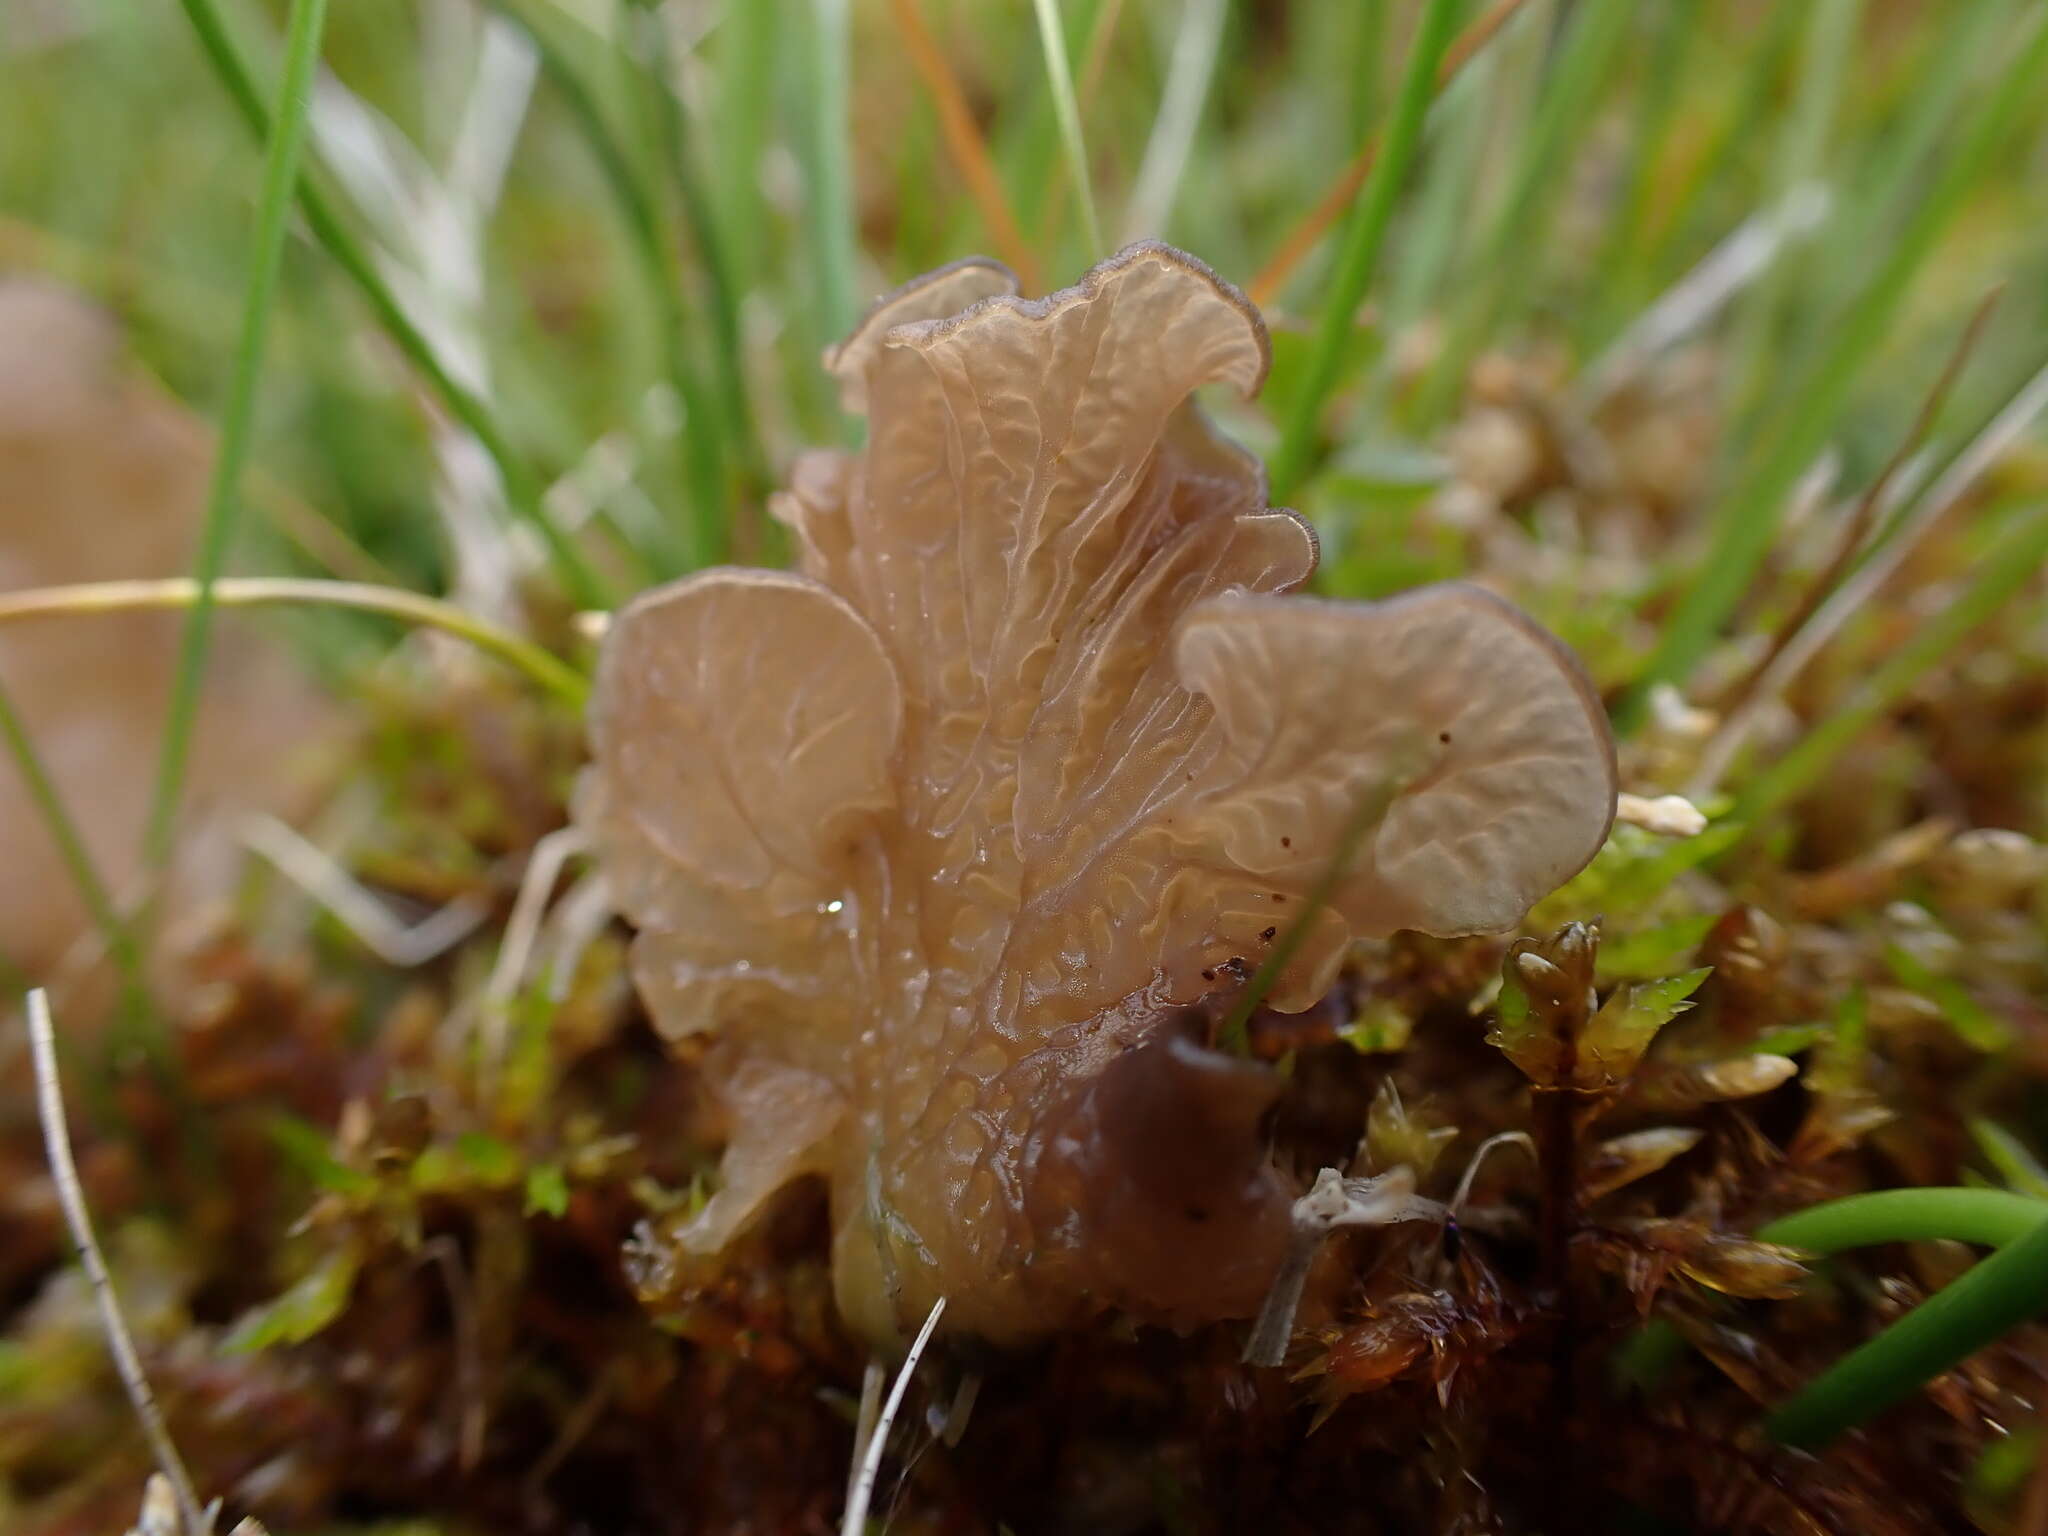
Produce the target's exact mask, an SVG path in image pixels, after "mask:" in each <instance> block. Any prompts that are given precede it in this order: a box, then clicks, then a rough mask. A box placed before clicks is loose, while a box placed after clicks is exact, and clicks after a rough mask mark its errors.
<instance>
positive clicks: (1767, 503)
mask: <svg viewBox="0 0 2048 1536" xmlns="http://www.w3.org/2000/svg"><path fill="white" fill-rule="evenodd" d="M2030 25H2031V32H2030V33H2029V34H2028V35H2026V36H2025V37H2023V38H2021V39H2019V40H2017V42H2016V45H2015V46H2014V48H2013V50H2012V53H2011V57H2010V62H2009V63H2008V64H2007V66H2006V68H2005V71H2004V73H2003V75H2002V76H2001V78H2000V79H1999V80H1998V82H1997V84H1996V86H1995V88H1994V89H1993V90H1992V91H1991V92H1990V93H1989V95H1988V96H1987V97H1986V99H1985V100H1984V101H1983V104H1982V105H1981V106H1980V107H1979V108H1978V110H1977V111H1976V113H1975V114H1974V116H1973V118H1972V120H1971V122H1970V125H1969V128H1968V131H1967V133H1966V134H1965V135H1964V138H1963V141H1962V143H1961V144H1959V145H1958V146H1957V148H1956V150H1955V152H1954V153H1953V154H1952V155H1950V156H1949V157H1947V158H1946V159H1945V160H1944V161H1943V163H1942V166H1941V169H1940V171H1939V173H1938V175H1937V176H1936V178H1935V181H1934V184H1933V185H1932V186H1931V187H1929V189H1928V191H1927V194H1926V196H1925V197H1924V198H1923V199H1922V201H1921V204H1920V206H1919V208H1918V210H1917V211H1916V213H1915V216H1914V217H1913V219H1912V220H1911V221H1910V222H1909V223H1908V225H1907V226H1906V227H1905V228H1904V229H1903V230H1901V231H1900V232H1899V234H1898V236H1897V239H1896V242H1895V243H1894V245H1893V246H1892V248H1891V251H1890V254H1889V255H1888V257H1887V258H1886V260H1885V261H1884V263H1883V265H1882V266H1881V268H1880V269H1879V271H1878V273H1877V275H1876V277H1875V278H1873V279H1872V281H1871V283H1870V284H1869V286H1868V287H1867V288H1866V289H1865V290H1864V291H1863V292H1862V294H1860V295H1859V296H1858V298H1857V299H1856V301H1855V302H1854V304H1853V305H1852V307H1851V308H1850V309H1849V310H1848V312H1846V313H1845V314H1844V315H1843V317H1842V319H1841V322H1840V324H1839V325H1838V326H1837V328H1836V330H1835V333H1834V335H1833V336H1832V337H1831V338H1830V339H1829V341H1828V343H1827V344H1826V346H1825V347H1824V348H1823V349H1822V350H1821V352H1820V353H1819V355H1818V356H1817V357H1816V359H1815V360H1814V361H1813V362H1812V363H1811V364H1810V365H1808V366H1807V367H1805V368H1803V369H1800V370H1798V371H1797V372H1795V373H1794V374H1793V376H1792V378H1791V379H1790V380H1789V381H1788V383H1787V385H1786V387H1785V389H1784V390H1783V392H1782V394H1781V397H1780V398H1782V399H1784V400H1786V401H1787V402H1789V403H1790V405H1789V409H1788V410H1787V411H1786V412H1785V413H1784V414H1783V416H1782V418H1781V424H1780V425H1779V426H1778V429H1777V430H1776V431H1775V432H1773V433H1772V434H1771V435H1770V436H1769V437H1768V438H1767V439H1766V440H1765V443H1764V445H1763V446H1762V447H1761V448H1760V449H1759V450H1758V454H1757V456H1756V458H1755V460H1754V467H1753V468H1752V469H1750V470H1749V471H1748V472H1747V473H1743V474H1740V475H1738V476H1737V477H1736V480H1735V482H1734V483H1733V484H1732V485H1731V487H1730V488H1729V490H1728V492H1727V494H1726V495H1725V497H1724V498H1723V502H1722V512H1721V515H1720V517H1719V519H1718V522H1719V526H1718V527H1717V528H1716V529H1715V530H1714V535H1713V546H1712V548H1711V549H1710V551H1709V552H1708V555H1707V558H1706V560H1705V563H1704V564H1703V565H1702V566H1701V568H1700V570H1699V571H1698V572H1697V573H1696V574H1695V575H1694V577H1693V579H1692V581H1691V582H1690V583H1689V585H1688V586H1687V588H1686V591H1685V593H1684V595H1683V597H1681V598H1680V600H1679V604H1678V607H1677V609H1676V610H1675V611H1674V612H1673V614H1672V615H1671V618H1670V620H1669V621H1668V622H1667V623H1666V625H1665V627H1664V631H1663V634H1662V635H1661V636H1660V637H1659V639H1658V643H1657V647H1656V649H1655V651H1654V652H1653V653H1652V654H1651V656H1650V659H1649V661H1648V662H1647V663H1646V665H1645V667H1644V671H1643V675H1642V677H1641V678H1640V679H1639V680H1638V684H1637V689H1636V692H1635V694H1634V695H1633V696H1632V698H1631V699H1630V700H1629V702H1628V704H1627V705H1626V707H1625V708H1624V710H1623V711H1622V721H1621V723H1622V724H1623V725H1624V726H1628V725H1633V724H1634V723H1635V722H1636V721H1638V720H1640V718H1641V716H1642V712H1643V709H1644V708H1645V704H1646V699H1647V695H1648V691H1649V689H1650V688H1651V687H1653V686H1654V685H1655V684H1657V683H1659V682H1674V681H1678V680H1680V679H1682V678H1684V677H1685V676H1686V675H1687V674H1688V673H1689V672H1690V671H1691V670H1692V668H1693V667H1694V666H1695V665H1696V664H1697V663H1698V662H1699V661H1700V659H1701V658H1702V657H1703V656H1704V655H1705V654H1706V652H1707V650H1708V649H1709V647H1710V646H1711V645H1712V644H1713V641H1714V637H1715V636H1716V635H1717V634H1718V633H1719V632H1720V629H1721V626H1722V624H1723V623H1724V622H1725V621H1726V620H1727V618H1728V616H1729V615H1730V614H1731V613H1733V612H1734V610H1735V608H1736V606H1737V604H1739V603H1740V602H1741V600H1742V597H1743V595H1744V594H1745V593H1746V592H1747V591H1748V590H1749V585H1750V582H1751V580H1752V578H1753V577H1754V576H1755V575H1756V572H1757V569H1758V567H1759V566H1760V565H1761V564H1762V563H1763V560H1764V557H1765V555H1766V554H1768V552H1769V550H1770V547H1771V543H1772V540H1773V538H1774V537H1775V536H1776V533H1777V528H1778V519H1779V516H1780V514H1781V512H1782V510H1783V507H1784V504H1785V501H1786V498H1787V496H1788V494H1789V493H1790V491H1791V489H1792V487H1793V486H1794V484H1795V483H1796V482H1797V481H1798V479H1799V477H1800V475H1801V474H1803V473H1804V472H1805V470H1806V467H1807V466H1808V465H1809V464H1811V463H1812V462H1813V459H1814V457H1815V455H1816V454H1818V453H1819V452H1820V450H1821V448H1822V447H1823V446H1824V445H1825V444H1826V442H1827V439H1828V436H1829V434H1830V433H1831V432H1832V431H1833V430H1834V427H1835V421H1836V417H1837V416H1838V414H1839V413H1840V410H1841V408H1842V405H1843V403H1844V402H1845V401H1846V399H1847V398H1848V395H1849V392H1850V390H1851V389H1852V388H1854V386H1855V385H1856V383H1857V381H1858V379H1859V378H1860V377H1861V376H1862V373H1863V371H1864V369H1865V367H1866V366H1867V365H1868V364H1869V362H1870V361H1871V360H1872V358H1873V357H1874V356H1875V355H1876V354H1877V352H1878V350H1879V348H1880V347H1881V346H1882V344H1883V342H1884V339H1885V337H1886V336H1887V334H1888V333H1889V331H1890V329H1891V325H1892V321H1893V319H1894V317H1895V316H1896V314H1897V313H1898V310H1899V307H1900V304H1901V302H1902V301H1903V300H1904V298H1905V295H1906V291H1907V289H1908V288H1909V287H1910V286H1911V284H1912V281H1913V279H1914V277H1915V276H1916V275H1917V274H1918V272H1919V270H1920V267H1921V265H1922V263H1923V262H1924V261H1925V260H1926V258H1927V255H1928V253H1929V252H1930V251H1931V250H1932V249H1933V247H1934V243H1935V241H1936V239H1937V237H1938V236H1939V235H1940V234H1941V232H1942V231H1943V230H1944V229H1946V228H1947V226H1948V225H1949V223H1950V221H1951V220H1952V219H1953V218H1954V217H1955V215H1956V214H1957V212H1958V211H1959V210H1960V209H1961V207H1962V205H1963V203H1964V201H1965V199H1966V198H1967V196H1968V195H1969V193H1970V191H1971V189H1972V188H1973V187H1974V186H1975V185H1976V183H1977V181H1978V179H1979V178H1980V177H1981V176H1982V175H1983V174H1984V173H1985V172H1986V170H1987V169H1989V168H1990V167H1991V165H1992V164H1993V163H1994V161H1995V158H1996V152H1997V150H1998V149H1999V147H2000V146H2001V145H2002V144H2003V143H2004V141H2005V140H2006V139H2007V137H2009V135H2010V133H2011V131H2012V129H2013V127H2014V126H2015V124H2016V123H2017V122H2018V120H2019V118H2020V116H2021V114H2022V113H2023V112H2024V111H2025V109H2026V108H2027V107H2028V106H2029V105H2030V104H2031V102H2032V100H2033V96H2034V93H2035V91H2037V90H2038V89H2039V84H2040V81H2041V79H2042V78H2043V76H2044V73H2048V11H2037V12H2036V13H2035V14H2034V16H2033V18H2032V20H2031V23H2030Z"/></svg>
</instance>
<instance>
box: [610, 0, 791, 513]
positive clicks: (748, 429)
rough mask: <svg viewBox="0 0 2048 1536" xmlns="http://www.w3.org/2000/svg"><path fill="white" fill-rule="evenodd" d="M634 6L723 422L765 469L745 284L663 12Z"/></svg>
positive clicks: (742, 453)
mask: <svg viewBox="0 0 2048 1536" xmlns="http://www.w3.org/2000/svg"><path fill="white" fill-rule="evenodd" d="M633 9H634V10H635V11H636V12H637V14H638V17H639V20H640V37H641V40H642V45H643V58H642V71H643V74H644V76H645V82H646V84H647V85H648V87H649V88H650V89H651V90H652V91H653V92H654V100H655V107H656V109H657V124H656V127H657V132H656V135H655V137H656V143H657V147H658V149H659V150H660V152H661V155H662V158H663V160H664V162H665V164H666V166H667V169H668V176H669V180H670V182H671V183H672V184H673V185H674V187H675V189H676V195H677V198H678V200H679V201H680V203H681V205H682V212H683V227H684V228H685V229H687V230H688V231H689V235H690V241H691V243H692V244H693V245H694V246H695V247H696V248H697V260H698V262H699V263H700V264H701V265H702V266H703V268H704V281H705V287H706V288H707V289H708V291H709V298H710V301H711V306H710V307H711V339H712V343H713V346H712V357H713V362H714V364H715V366H716V368H717V372H718V389H719V400H718V404H719V405H720V407H721V410H720V419H721V420H722V421H723V423H724V426H725V432H726V438H727V441H728V442H729V443H730V444H731V447H732V450H733V458H734V459H735V460H736V461H737V463H739V464H741V465H745V466H748V467H749V468H750V469H751V468H752V467H754V466H755V465H757V464H758V462H759V458H760V456H759V454H758V452H757V451H756V449H755V447H754V441H753V432H754V428H753V412H752V411H751V410H750V409H749V408H748V405H747V373H746V367H745V364H744V362H743V360H742V355H741V348H740V285H739V281H738V279H737V278H736V277H735V275H734V268H733V263H732V252H731V250H730V248H729V246H728V243H727V240H726V234H725V231H724V229H723V228H722V227H721V226H720V224H719V219H718V211H717V209H716V207H715V205H714V204H713V202H712V199H711V197H710V194H709V193H707V192H706V190H705V187H704V180H703V177H702V176H701V175H700V174H699V173H698V170H697V164H696V159H695V155H694V152H693V150H692V147H691V143H690V124H689V118H688V116H687V115H686V114H685V112H684V110H683V103H682V101H681V100H680V99H679V98H678V97H677V95H676V91H675V70H674V67H673V61H672V59H671V55H670V51H669V41H668V28H667V26H666V25H665V24H664V22H663V20H662V12H661V10H660V9H659V8H658V7H654V6H634V7H633ZM718 510H722V509H718ZM718 521H719V526H718V528H717V529H716V530H715V532H716V534H717V543H718V545H719V552H720V553H722V552H723V541H724V533H725V529H724V522H723V518H720V519H719V520H718ZM706 531H707V532H709V531H711V530H706Z"/></svg>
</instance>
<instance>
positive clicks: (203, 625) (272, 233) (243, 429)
mask: <svg viewBox="0 0 2048 1536" xmlns="http://www.w3.org/2000/svg"><path fill="white" fill-rule="evenodd" d="M326 21H327V0H292V8H291V17H290V20H289V22H288V24H287V26H286V30H285V51H284V78H283V80H282V81H281V83H280V84H279V86H278V93H277V111H276V112H275V114H274V115H273V116H272V119H271V133H270V144H269V149H268V152H267V154H266V156H265V159H264V166H263V193H262V197H261V199H260V201H259V202H258V204H257V210H256V240H255V247H254V249H253V250H252V251H251V252H250V256H249V276H248V282H247V284H246V286H245V287H244V289H243V299H242V333H241V341H240V343H239V345H238V346H237V347H236V349H235V369H234V374H233V375H232V377H231V378H230V379H229V382H228V400H227V407H226V410H225V411H224V413H223V415H222V420H221V429H220V444H219V447H218V449H217V450H216V451H215V453H214V458H213V481H212V484H211V486H210V487H209V489H208V493H207V500H206V521H205V523H204V525H203V526H202V527H201V529H200V535H199V559H198V562H197V565H198V570H197V574H198V580H199V599H198V601H197V602H196V603H194V604H193V605H192V609H191V612H190V613H189V615H188V616H187V617H186V620H185V629H184V635H183V637H182V639H181V641H180V644H179V647H178V667H177V674H176V677H175V678H174V679H173V681H172V684H171V704H170V714H169V716H168V719H167V721H166V723H165V726H164V740H163V747H162V749H161V753H160V755H159V757H158V759H157V775H156V793H155V798H154V800H153V802H152V804H151V806H150V813H149V830H148V833H147V838H146V843H147V851H148V858H149V862H150V863H151V865H153V866H154V867H156V868H159V869H160V868H162V867H163V866H164V865H165V864H166V863H168V862H169V860H170V856H171V847H172V837H173V833H174V831H175V829H176V826H177V819H178V808H179V803H180V799H181V797H182V794H183V791H184V785H185V766H186V764H187V762H188V761H189V760H190V758H191V755H192V725H193V722H194V720H195V719H196V718H197V717H198V712H199V690H200V685H201V681H202V679H203V677H204V676H205V669H206V655H207V647H208V642H209V640H210V639H211V638H212V634H213V584H214V582H215V580H216V579H217V578H218V577H219V575H220V572H221V567H222V566H223V565H224V564H225V563H226V560H227V553H228V547H229V545H230V544H231V543H232V542H233V541H234V535H235V525H236V522H237V521H238V516H237V514H238V513H239V511H240V508H241V498H240V484H241V478H242V466H243V464H244V463H245V462H247V460H248V457H249V440H250V437H251V434H252V433H253V431H254V428H255V422H256V392H257V389H258V388H259V386H260V383H261V380H262V377H263V343H264V338H265V336H266V335H267V334H268V331H269V326H270V307H271V303H272V301H273V300H274V299H275V298H276V296H277V274H278V269H279V267H280V266H281V265H282V264H283V261H284V237H285V222H286V220H287V219H288V217H289V216H290V214H291V207H292V189H293V188H294V187H295V186H296V185H297V184H298V179H299V155H300V153H301V151H302V150H303V149H304V148H305V144H306V118H307V114H308V113H309V111H310V110H311V106H312V96H313V71H314V69H315V68H316V66H317V65H318V64H319V62H320V35H321V31H322V29H323V27H324V26H325V25H326Z"/></svg>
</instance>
